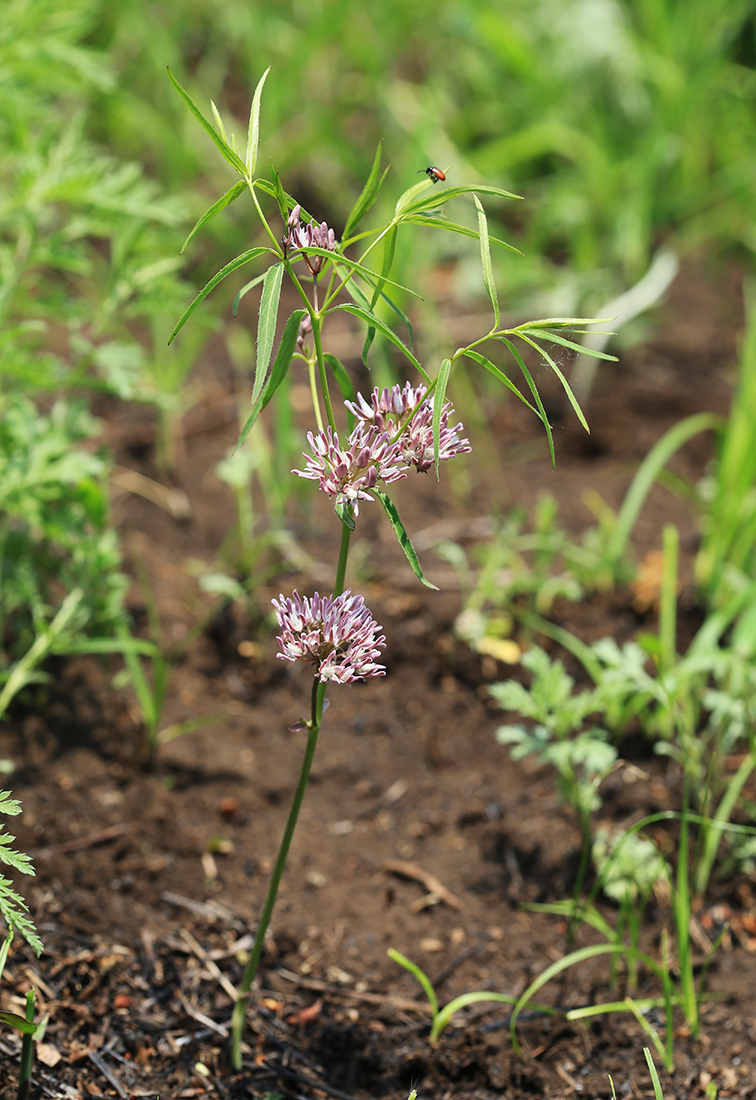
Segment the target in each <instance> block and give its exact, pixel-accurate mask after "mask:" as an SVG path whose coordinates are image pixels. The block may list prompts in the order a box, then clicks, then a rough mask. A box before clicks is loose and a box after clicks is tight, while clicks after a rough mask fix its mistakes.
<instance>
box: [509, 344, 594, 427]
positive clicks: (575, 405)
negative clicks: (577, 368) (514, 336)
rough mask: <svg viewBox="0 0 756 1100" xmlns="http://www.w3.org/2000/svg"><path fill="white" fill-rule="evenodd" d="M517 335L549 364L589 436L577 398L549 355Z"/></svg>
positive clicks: (586, 423)
mask: <svg viewBox="0 0 756 1100" xmlns="http://www.w3.org/2000/svg"><path fill="white" fill-rule="evenodd" d="M519 335H520V337H521V338H522V339H523V340H524V341H525V343H526V344H530V346H531V347H532V348H535V350H536V351H537V352H538V354H539V355H540V356H541V357H542V358H543V359H545V360H546V362H547V363H548V364H549V366H550V367H551V369H552V370H553V372H554V374H555V375H556V376H557V378H558V379H559V381H560V382H561V383H562V389H563V390H564V392H565V393H566V394H567V399H568V401H569V403H570V404H571V405H572V407H573V409H574V410H575V415H576V416H577V418H578V420H579V421H580V423H581V424H582V425H583V427H584V428H585V430H586V431H587V432H588V434H589V435H590V433H591V429H590V428H589V427H588V421H587V420H586V419H585V417H584V416H583V410H582V409H581V408H580V405H579V404H578V401H577V398H576V397H575V394H574V393H573V392H572V387H571V386H570V384H569V382H568V381H567V379H566V378H565V377H564V375H563V374H562V372H561V370H560V369H559V367H558V366H557V365H556V363H555V362H554V360H553V359H552V357H551V356H550V355H549V353H548V352H547V351H546V349H545V348H542V347H541V345H540V344H538V343H536V341H535V340H531V339H530V338H529V337H528V336H525V335H523V333H522V332H520V334H519Z"/></svg>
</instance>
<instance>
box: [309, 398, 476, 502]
mask: <svg viewBox="0 0 756 1100" xmlns="http://www.w3.org/2000/svg"><path fill="white" fill-rule="evenodd" d="M426 392H427V391H426V389H425V386H417V387H416V388H413V387H412V386H411V385H410V384H409V382H407V383H406V385H405V386H404V388H402V387H401V386H399V385H396V386H394V387H393V389H390V390H389V389H385V390H383V392H382V393H381V391H380V390H379V389H378V388H377V387H376V388H375V389H374V390H373V393H372V396H371V404H370V405H369V404H368V403H367V401H366V400H365V398H364V397H363V396H362V394H358V395H357V400H356V401H345V402H344V404H345V405H346V407H347V408H348V409H350V410H351V412H353V413H354V415H355V416H356V417H357V424H356V425H355V428H354V430H353V431H352V433H351V435H350V436H349V438H348V440H347V443H346V446H344V447H342V446H341V444H340V443H339V437H338V434H337V433H336V432H334V431H333V429H332V428H330V427H328V428H326V430H325V431H319V432H318V433H317V434H315V433H313V432H308V433H307V439H308V442H309V444H310V447H311V448H312V455H307V454H305V455H304V458H305V461H306V467H307V468H306V469H304V470H292V473H294V474H299V476H300V477H306V478H309V480H310V481H318V482H320V488H321V489H322V490H323V492H324V493H326V495H327V496H329V497H335V498H336V503H337V504H349V505H351V506H352V509H353V511H354V514H355V516H358V515H359V502H360V501H361V500H372V499H373V497H372V496H371V495H370V490H371V489H373V488H375V486H376V485H377V483H378V482H379V481H382V482H383V483H384V484H386V485H388V484H390V482H392V481H399V480H400V478H403V477H406V476H407V473H406V471H407V470H408V469H409V468H410V467H411V466H415V467H416V468H417V469H418V471H421V472H423V473H424V472H426V471H427V470H429V469H430V468H431V466H432V465H433V407H432V405H431V403H430V402H429V401H425V394H426ZM418 406H420V407H419V408H418ZM416 409H418V411H417V412H415V410H416ZM451 411H452V406H451V405H450V404H449V403H447V404H445V405H444V407H443V411H442V413H441V426H440V436H439V456H440V458H441V459H443V460H446V459H448V458H453V457H454V455H457V454H461V453H462V452H463V451H469V450H470V449H471V448H470V444H469V443H468V441H467V440H466V439H460V437H459V432H461V431H462V425H461V424H457V425H456V427H454V428H450V427H449V413H450V412H451ZM413 413H414V415H413ZM410 417H412V419H411V420H410ZM408 421H409V424H408V423H407V422H408ZM405 425H406V427H405ZM403 428H404V431H402V429H403ZM400 432H401V434H399V433H400Z"/></svg>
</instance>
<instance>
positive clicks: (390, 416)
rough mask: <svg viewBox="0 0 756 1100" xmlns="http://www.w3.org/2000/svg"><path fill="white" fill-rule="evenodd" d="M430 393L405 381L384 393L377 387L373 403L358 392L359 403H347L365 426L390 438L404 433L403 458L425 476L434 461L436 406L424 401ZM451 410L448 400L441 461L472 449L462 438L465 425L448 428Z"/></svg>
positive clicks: (441, 434) (400, 438)
mask: <svg viewBox="0 0 756 1100" xmlns="http://www.w3.org/2000/svg"><path fill="white" fill-rule="evenodd" d="M427 392H428V391H427V390H426V388H425V386H414V387H413V386H412V385H410V383H409V382H406V383H405V384H404V386H403V387H402V386H400V385H398V384H397V385H396V386H393V387H392V388H391V389H384V390H379V389H378V387H377V386H376V388H375V389H374V390H373V392H372V394H371V395H370V404H368V402H367V401H366V400H365V398H364V397H363V396H362V394H359V393H358V394H357V400H356V401H346V402H344V403H345V405H346V407H347V408H348V409H349V410H350V411H351V412H353V413H354V415H355V416H356V417H358V419H359V420H361V421H362V422H363V423H365V424H369V423H372V424H374V425H375V426H376V427H377V428H378V429H379V430H380V431H381V432H384V433H386V435H388V436H389V437H391V438H393V437H395V436H396V435H397V433H398V432H400V431H401V435H399V436H398V438H397V440H396V441H397V443H398V444H399V449H400V453H401V456H402V459H403V460H404V462H406V463H407V465H408V466H415V467H416V468H417V470H418V471H419V472H420V473H425V472H426V471H427V470H429V469H430V468H431V466H432V465H433V461H434V457H433V404H432V402H430V401H427V400H426V399H425V395H426V393H427ZM416 410H417V411H416ZM452 411H453V409H452V405H451V403H450V402H448V401H447V402H446V403H445V404H444V406H443V408H442V409H441V423H440V428H439V446H438V456H439V458H440V459H441V461H445V460H446V459H448V458H454V456H455V455H458V454H462V453H464V452H466V451H470V450H472V448H471V446H470V444H469V442H468V441H467V440H466V439H462V438H460V434H459V433H460V432H462V431H463V430H464V429H463V427H462V425H461V424H457V425H455V426H454V427H453V428H451V427H449V416H450V415H451V413H452ZM408 421H409V423H408ZM405 425H407V427H406V428H405ZM402 429H404V430H403V431H402Z"/></svg>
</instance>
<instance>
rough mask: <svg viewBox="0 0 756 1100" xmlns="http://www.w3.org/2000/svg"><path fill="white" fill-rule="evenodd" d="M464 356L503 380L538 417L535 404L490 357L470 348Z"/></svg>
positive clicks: (538, 413) (539, 415)
mask: <svg viewBox="0 0 756 1100" xmlns="http://www.w3.org/2000/svg"><path fill="white" fill-rule="evenodd" d="M465 356H466V357H467V358H468V359H472V360H473V362H475V363H478V364H479V365H480V366H481V367H485V369H486V370H487V371H490V373H491V374H492V375H493V376H494V378H498V380H499V381H500V382H503V383H504V385H505V386H506V387H507V389H510V390H511V391H512V393H513V394H514V395H515V397H517V398H519V400H520V401H522V403H523V405H527V407H528V408H529V409H530V411H531V412H533V413H535V414H536V416H537V417H538V418H539V419H540V417H541V414H540V412H539V411H538V409H537V408H536V407H535V405H531V404H530V402H529V401H528V399H527V397H525V396H524V395H523V394H521V393H520V391H519V390H518V389H517V386H515V384H514V382H513V381H512V379H511V378H507V376H506V374H505V373H504V371H502V370H499V368H498V367H497V366H496V365H495V364H494V363H492V362H491V360H490V359H487V358H486V356H485V355H481V353H480V352H479V351H473V349H472V348H468V349H467V351H466V352H465Z"/></svg>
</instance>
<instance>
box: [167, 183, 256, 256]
mask: <svg viewBox="0 0 756 1100" xmlns="http://www.w3.org/2000/svg"><path fill="white" fill-rule="evenodd" d="M246 189H247V184H246V182H245V181H244V180H237V182H236V183H235V184H234V186H233V187H232V188H231V189H230V190H229V191H226V193H225V195H221V197H220V198H219V199H218V201H217V202H214V203H213V205H212V206H211V207H209V208H208V209H207V210H206V211H205V213H204V214H203V215H202V217H201V218H199V219H198V221H197V222H196V223H195V225H194V228H193V229H192V231H191V233H190V234H189V236H188V237H187V238H186V240H185V241H184V243H183V244H182V246H181V251H182V252H184V251H185V249H186V247H187V245H188V244H189V243H190V242H191V241H193V240H194V238H195V237H196V236H197V234H198V233H199V231H200V229H202V228H203V227H204V226H206V225H207V223H208V222H209V221H212V220H213V218H214V217H215V215H216V214H220V212H221V210H225V209H226V207H227V206H229V205H230V204H231V203H232V202H233V201H234V199H238V198H239V195H241V193H242V191H246Z"/></svg>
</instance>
